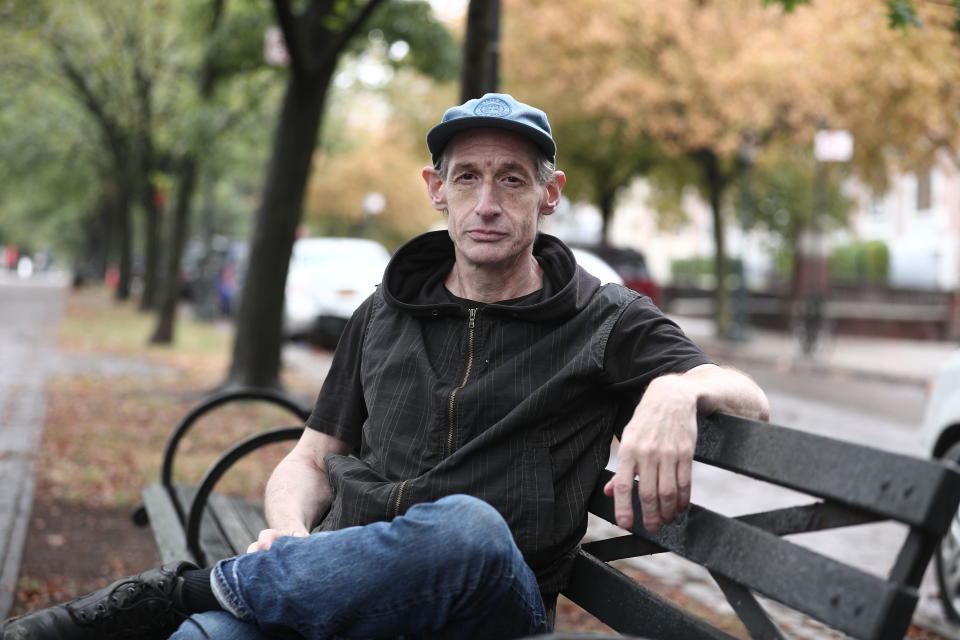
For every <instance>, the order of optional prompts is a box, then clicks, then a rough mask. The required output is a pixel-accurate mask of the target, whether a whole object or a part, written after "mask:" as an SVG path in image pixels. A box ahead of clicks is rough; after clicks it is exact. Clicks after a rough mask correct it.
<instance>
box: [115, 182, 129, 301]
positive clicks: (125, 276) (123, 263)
mask: <svg viewBox="0 0 960 640" xmlns="http://www.w3.org/2000/svg"><path fill="white" fill-rule="evenodd" d="M115 206H116V208H115V209H114V215H116V225H117V226H116V234H117V236H116V241H117V249H118V253H119V256H118V264H117V270H118V276H119V277H118V279H117V288H116V290H115V291H114V299H116V300H118V301H123V300H129V299H130V289H131V286H132V283H133V237H132V230H131V228H130V227H131V224H130V185H129V184H127V183H126V179H125V178H123V177H122V176H121V177H120V180H119V183H118V185H117V200H116V204H115Z"/></svg>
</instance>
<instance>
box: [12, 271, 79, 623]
mask: <svg viewBox="0 0 960 640" xmlns="http://www.w3.org/2000/svg"><path fill="white" fill-rule="evenodd" d="M65 285H66V281H65V280H64V279H63V278H61V277H57V276H53V275H51V276H49V277H43V278H33V279H31V280H29V281H21V280H17V279H15V278H12V277H10V276H8V275H6V274H3V275H0V619H2V618H5V617H7V613H8V612H9V611H10V607H11V605H12V603H13V595H14V591H15V588H16V581H17V574H18V572H19V569H20V559H21V557H22V554H23V543H24V539H25V536H26V532H27V523H28V522H29V518H30V509H31V507H32V505H33V489H34V478H33V470H34V459H35V457H36V452H37V447H38V446H39V443H40V436H41V433H42V429H43V421H44V413H45V410H46V395H45V391H44V387H45V384H46V379H47V376H48V375H49V374H50V373H51V372H52V371H53V370H54V369H55V367H56V360H57V354H56V347H55V344H56V341H55V336H54V330H55V329H56V327H57V324H58V323H59V321H60V317H61V315H62V313H63V299H64V291H65Z"/></svg>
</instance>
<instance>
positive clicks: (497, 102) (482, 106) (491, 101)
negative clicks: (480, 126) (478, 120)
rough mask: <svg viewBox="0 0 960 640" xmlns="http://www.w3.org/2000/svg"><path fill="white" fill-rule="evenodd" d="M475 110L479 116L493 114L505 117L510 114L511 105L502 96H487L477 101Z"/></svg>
mask: <svg viewBox="0 0 960 640" xmlns="http://www.w3.org/2000/svg"><path fill="white" fill-rule="evenodd" d="M473 112H474V113H475V114H477V115H478V116H492V117H495V118H503V117H504V116H508V115H510V105H508V104H507V103H506V102H505V101H504V100H501V99H500V98H485V99H484V100H481V101H480V102H479V103H477V106H476V108H474V110H473Z"/></svg>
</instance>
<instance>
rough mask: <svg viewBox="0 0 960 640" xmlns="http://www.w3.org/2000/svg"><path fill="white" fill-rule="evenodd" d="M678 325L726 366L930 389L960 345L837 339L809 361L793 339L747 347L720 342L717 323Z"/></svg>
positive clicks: (774, 336) (762, 333)
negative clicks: (759, 366)
mask: <svg viewBox="0 0 960 640" xmlns="http://www.w3.org/2000/svg"><path fill="white" fill-rule="evenodd" d="M672 319H673V320H674V321H675V322H676V323H677V324H679V325H680V327H681V328H683V330H684V331H685V332H686V333H687V335H688V336H690V338H692V339H693V340H694V341H695V342H696V343H697V344H699V345H700V347H701V348H703V350H704V351H706V352H707V354H709V355H710V356H711V357H712V358H715V359H716V360H717V361H719V362H720V363H721V364H722V363H723V362H725V361H740V362H745V363H755V364H762V365H767V366H771V367H774V368H776V369H779V370H783V371H787V370H792V371H806V372H810V373H822V374H829V375H835V376H849V377H858V378H864V379H873V380H883V381H887V382H897V383H902V384H914V385H919V386H925V385H926V384H927V382H928V381H929V380H930V379H932V378H933V376H934V375H936V373H937V371H938V370H939V369H940V367H941V365H943V363H944V362H946V360H947V358H949V357H950V355H951V354H952V353H954V352H955V351H956V350H957V349H958V348H960V344H958V343H955V342H931V341H924V340H901V339H894V338H868V337H862V336H844V335H841V336H832V337H831V338H829V339H828V340H827V341H825V342H824V344H823V345H822V346H821V347H820V348H819V349H818V350H817V351H816V352H815V353H814V354H813V355H812V356H804V355H803V354H802V353H801V352H800V347H799V345H798V344H797V341H796V340H795V339H794V338H793V336H791V335H790V334H789V333H785V332H784V333H781V332H775V331H768V330H763V329H751V330H750V332H749V334H748V337H747V339H746V340H744V341H743V342H731V341H725V340H720V339H718V338H717V337H716V336H715V335H714V325H713V321H712V320H707V319H704V318H692V317H685V316H672Z"/></svg>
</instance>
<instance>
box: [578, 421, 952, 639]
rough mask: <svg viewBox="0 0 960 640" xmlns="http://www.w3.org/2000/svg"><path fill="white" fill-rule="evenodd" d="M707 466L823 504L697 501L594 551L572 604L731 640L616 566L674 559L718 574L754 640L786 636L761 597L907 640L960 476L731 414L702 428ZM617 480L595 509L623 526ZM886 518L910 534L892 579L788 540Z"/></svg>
mask: <svg viewBox="0 0 960 640" xmlns="http://www.w3.org/2000/svg"><path fill="white" fill-rule="evenodd" d="M695 458H696V460H698V461H699V462H703V463H706V464H709V465H713V466H716V467H719V468H722V469H726V470H730V471H734V472H737V473H739V474H743V475H746V476H749V477H752V478H756V479H758V480H763V481H766V482H769V483H772V484H775V485H779V486H782V487H786V488H789V489H793V490H795V491H799V492H802V493H804V494H807V495H809V496H813V497H815V498H817V499H818V500H817V501H815V502H813V503H811V504H804V505H799V506H795V507H789V508H784V509H777V510H774V511H768V512H762V513H753V514H750V515H744V516H737V517H728V516H725V515H721V514H719V513H715V512H713V511H711V510H709V509H706V508H703V507H701V506H698V505H696V504H694V505H691V506H690V508H689V509H688V510H687V511H686V512H685V513H684V514H682V515H681V516H680V517H679V518H678V519H677V520H676V521H675V522H673V523H672V524H670V525H668V526H666V527H664V528H663V529H661V530H660V531H659V532H658V533H656V534H652V533H649V532H647V531H645V530H644V529H643V528H642V525H640V524H637V525H635V526H634V527H633V528H632V529H631V530H630V533H629V534H628V535H625V536H622V537H616V538H611V539H607V540H600V541H595V542H591V543H587V544H584V545H583V550H582V552H581V553H580V555H579V557H578V558H577V562H576V565H575V568H574V575H573V578H572V581H571V585H570V587H569V588H568V589H567V590H566V591H565V595H567V596H568V597H569V598H570V599H571V600H573V601H574V602H576V603H577V604H579V605H580V606H582V607H583V608H585V609H586V610H588V611H589V612H590V613H592V614H593V615H595V616H597V617H598V618H599V619H601V620H602V621H604V622H605V623H607V624H608V625H610V626H611V627H613V628H614V629H616V630H617V631H619V632H621V633H630V634H636V635H643V636H647V637H661V636H658V630H663V635H662V637H684V638H717V637H724V638H725V637H729V636H728V635H727V634H725V633H723V632H720V631H717V630H715V629H712V628H711V627H710V626H709V625H707V624H705V623H703V622H702V621H700V620H698V619H696V618H693V617H692V616H690V615H689V614H687V613H686V612H684V611H682V610H680V609H678V608H677V607H674V606H672V605H671V603H670V602H669V601H666V600H665V599H663V598H662V597H660V596H658V595H657V594H655V593H653V592H652V591H650V590H649V589H646V588H644V587H642V586H641V585H638V584H637V583H636V582H635V581H633V580H631V579H630V578H627V577H626V576H624V575H623V574H622V573H620V572H619V571H617V570H616V569H614V568H612V567H610V566H609V565H607V564H606V562H609V561H611V560H616V559H622V558H629V557H636V556H644V555H650V554H656V553H662V552H665V551H670V552H673V553H675V554H678V555H680V556H682V557H684V558H686V559H688V560H690V561H692V562H695V563H697V564H699V565H701V566H703V567H705V568H706V569H707V570H708V571H709V572H710V574H711V575H712V576H713V578H714V579H715V580H716V582H717V583H718V586H719V587H720V589H721V590H722V591H723V593H724V595H725V596H726V597H727V600H728V601H729V603H730V604H731V606H732V607H733V609H734V610H735V611H736V612H737V614H738V616H739V617H740V619H741V621H742V622H743V624H744V626H745V627H746V628H747V630H748V631H749V632H750V634H751V635H752V636H753V637H764V638H768V637H772V638H777V637H782V635H781V634H780V632H779V631H778V630H777V629H776V626H775V625H774V624H773V622H772V621H771V620H770V618H769V616H768V615H767V613H766V612H765V611H764V609H763V608H762V607H761V606H760V604H759V603H758V602H757V600H756V598H755V597H754V595H753V594H754V593H759V594H762V595H764V596H766V597H768V598H771V599H773V600H776V601H778V602H780V603H782V604H785V605H787V606H788V607H790V608H793V609H795V610H797V611H800V612H802V613H804V614H806V615H808V616H810V617H812V618H814V619H816V620H818V621H820V622H822V623H824V624H826V625H828V626H830V627H833V628H835V629H838V630H840V631H843V632H845V633H848V634H850V635H852V636H854V637H857V638H902V637H903V634H904V633H905V632H906V629H907V627H908V626H909V624H910V619H911V616H912V613H913V610H914V608H915V606H916V602H917V598H918V586H919V584H920V580H921V578H922V576H923V571H924V568H925V567H926V565H927V563H928V562H929V560H930V557H931V555H932V554H933V552H934V550H935V548H936V545H937V543H938V541H939V539H940V537H941V536H942V535H943V533H944V532H945V531H946V529H947V527H948V526H949V524H950V521H951V519H952V518H953V516H954V514H955V513H956V510H957V503H958V501H960V474H958V472H957V469H956V467H953V466H952V465H950V466H948V465H945V464H942V463H939V462H936V461H929V460H921V459H918V458H912V457H909V456H904V455H898V454H894V453H889V452H886V451H880V450H878V449H874V448H870V447H865V446H861V445H856V444H851V443H848V442H841V441H837V440H833V439H830V438H825V437H822V436H817V435H813V434H810V433H805V432H801V431H797V430H794V429H789V428H786V427H780V426H776V425H771V424H767V423H763V422H757V421H753V420H747V419H743V418H738V417H734V416H729V415H725V414H715V415H713V416H710V417H709V418H702V419H701V421H700V432H699V436H698V440H697V448H696V456H695ZM610 475H611V474H610V473H609V472H606V475H605V476H604V477H603V478H602V479H601V482H600V484H599V485H598V487H597V490H596V492H595V494H594V496H593V498H592V500H591V506H590V511H591V512H592V513H594V514H595V515H597V516H599V517H601V518H603V519H605V520H607V521H609V522H611V523H614V522H615V521H614V518H613V503H612V500H611V499H610V498H607V497H606V496H604V495H603V493H602V490H601V487H602V486H603V484H604V483H605V482H606V481H607V479H609V477H610ZM634 509H635V511H636V512H637V513H639V504H636V503H635V504H634ZM881 520H893V521H897V522H901V523H903V524H904V525H906V526H907V527H908V533H907V535H906V538H905V541H904V543H903V546H902V548H901V549H900V552H899V555H898V556H897V558H896V562H895V564H894V565H893V568H892V569H891V571H890V572H889V575H887V576H877V575H872V574H870V573H867V572H864V571H862V570H860V569H858V568H856V567H853V566H850V565H848V564H845V563H843V562H841V561H838V560H836V559H832V558H829V557H827V556H824V555H822V554H820V553H818V552H816V551H812V550H810V549H808V548H805V547H801V546H799V545H797V544H795V543H793V542H791V541H789V540H785V539H783V538H782V537H781V536H784V535H789V534H795V533H802V532H810V531H820V530H824V529H832V528H837V527H845V526H852V525H859V524H865V523H870V522H877V521H881Z"/></svg>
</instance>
